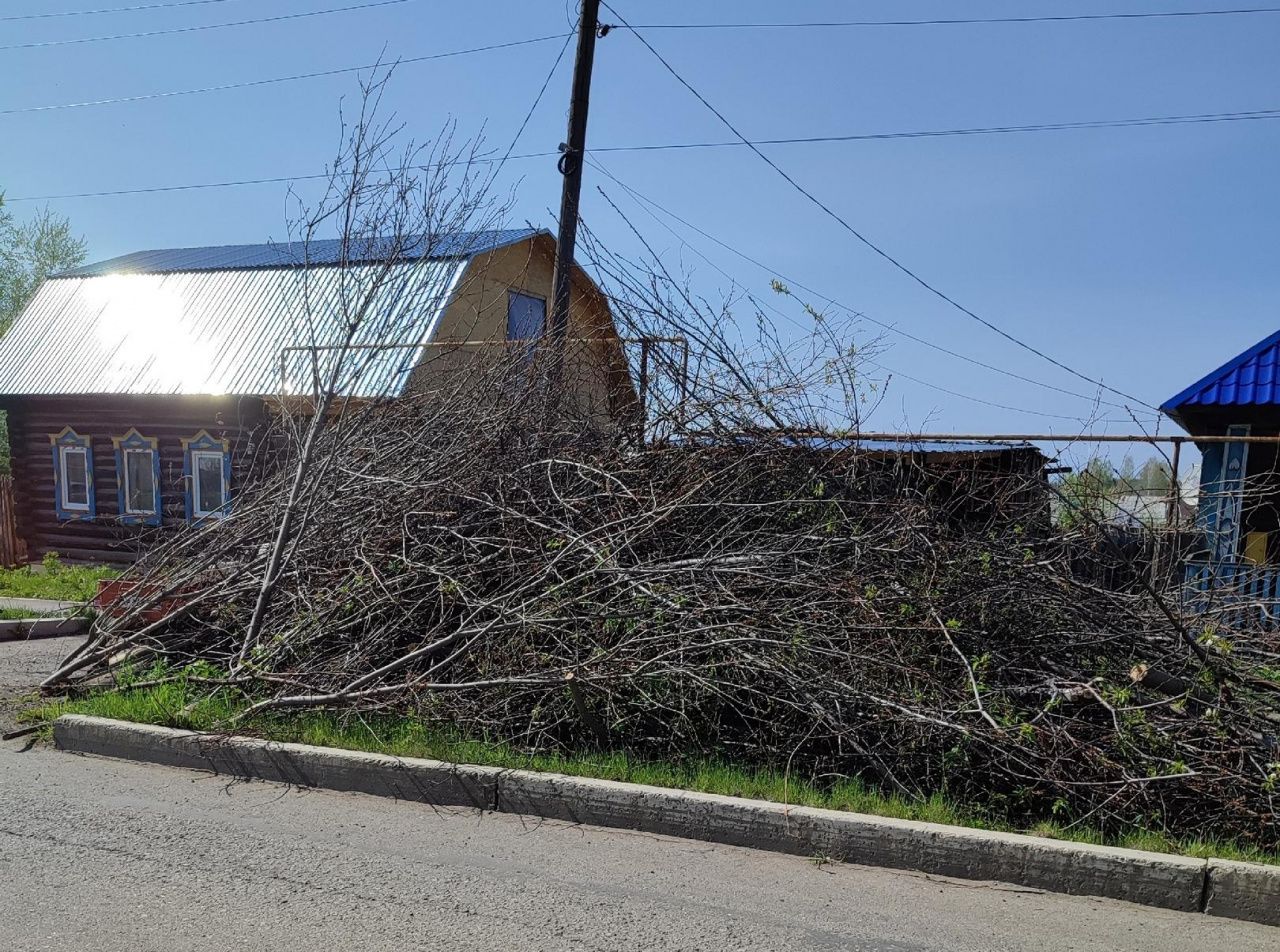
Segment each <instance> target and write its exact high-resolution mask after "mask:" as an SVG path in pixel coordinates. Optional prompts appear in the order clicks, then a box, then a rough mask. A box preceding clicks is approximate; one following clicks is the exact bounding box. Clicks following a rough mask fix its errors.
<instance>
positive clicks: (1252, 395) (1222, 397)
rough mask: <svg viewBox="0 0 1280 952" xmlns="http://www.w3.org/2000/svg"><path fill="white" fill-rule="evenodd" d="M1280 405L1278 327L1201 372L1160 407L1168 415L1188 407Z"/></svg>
mask: <svg viewBox="0 0 1280 952" xmlns="http://www.w3.org/2000/svg"><path fill="white" fill-rule="evenodd" d="M1275 405H1280V331H1276V332H1275V333H1274V334H1272V335H1271V336H1270V337H1267V338H1264V339H1263V340H1260V341H1258V343H1256V344H1254V345H1253V346H1252V347H1250V348H1249V349H1248V350H1246V351H1245V352H1244V353H1242V354H1240V355H1238V356H1236V357H1233V358H1231V359H1230V360H1228V361H1227V362H1226V363H1225V364H1223V365H1222V366H1221V367H1219V368H1218V369H1217V370H1214V371H1212V372H1211V373H1208V374H1205V376H1203V377H1201V378H1200V379H1199V380H1197V381H1196V382H1195V383H1193V384H1192V385H1191V386H1189V387H1187V388H1186V389H1185V390H1183V391H1182V392H1181V393H1178V394H1176V395H1175V396H1172V397H1170V398H1169V399H1168V400H1166V401H1165V402H1164V403H1163V404H1162V405H1161V407H1160V409H1161V410H1163V411H1164V412H1165V413H1167V414H1169V415H1170V416H1173V417H1175V418H1176V417H1177V415H1178V411H1179V410H1183V409H1187V408H1189V407H1227V406H1275Z"/></svg>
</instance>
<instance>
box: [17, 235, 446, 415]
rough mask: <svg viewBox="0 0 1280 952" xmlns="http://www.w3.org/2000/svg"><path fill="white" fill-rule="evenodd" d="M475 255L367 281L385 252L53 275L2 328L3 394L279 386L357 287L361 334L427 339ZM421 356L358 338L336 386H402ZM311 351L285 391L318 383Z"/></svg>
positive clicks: (335, 330) (333, 338) (337, 320)
mask: <svg viewBox="0 0 1280 952" xmlns="http://www.w3.org/2000/svg"><path fill="white" fill-rule="evenodd" d="M466 267H467V259H460V260H459V259H453V260H446V261H432V260H425V261H418V262H409V263H404V264H397V265H394V266H393V268H392V270H391V272H390V274H389V275H388V276H387V277H386V279H385V280H383V281H381V282H380V284H379V285H378V287H377V289H376V293H373V294H371V295H370V294H369V293H368V290H369V289H370V288H372V286H373V284H372V282H371V281H370V276H371V275H372V274H373V273H374V272H375V271H377V270H379V269H380V268H381V266H380V265H356V266H351V267H335V266H323V267H311V268H293V269H282V268H260V269H245V270H229V271H182V272H174V273H160V274H108V275H103V276H99V277H80V278H58V279H53V280H49V281H46V282H45V283H44V284H43V285H41V287H40V289H39V290H38V291H37V292H36V295H35V297H34V298H33V299H32V301H31V303H30V304H28V305H27V307H26V309H25V310H24V311H23V313H22V315H21V316H20V317H19V318H18V320H17V321H16V322H15V324H14V326H13V327H12V328H11V329H10V331H9V332H8V333H7V334H6V335H5V336H4V338H3V339H0V394H120V393H130V394H241V395H247V394H257V395H266V394H272V393H279V392H280V391H281V376H282V370H281V359H282V354H283V353H284V351H285V349H286V348H288V347H296V346H308V345H310V346H316V347H325V346H329V347H332V346H333V345H334V344H336V343H337V342H338V341H339V340H340V339H341V332H342V324H343V318H344V314H345V313H347V312H348V311H349V309H350V308H352V307H354V306H356V302H357V301H358V300H359V299H360V297H361V296H362V294H361V291H362V289H365V295H366V296H370V297H371V298H372V300H371V301H370V306H369V309H368V317H367V318H366V319H365V321H364V324H363V327H362V330H361V332H360V334H359V336H358V339H357V341H356V342H357V343H361V344H416V345H421V344H423V343H425V342H426V341H427V340H429V339H430V336H431V334H432V332H433V331H434V329H435V325H436V322H437V320H438V319H439V317H440V314H441V313H442V312H443V310H444V308H445V306H446V305H447V303H448V301H449V299H450V296H451V294H452V292H453V289H454V287H455V285H456V283H457V281H458V280H459V278H460V277H461V275H462V273H463V271H464V270H465V269H466ZM420 356H421V348H420V347H418V348H403V349H381V350H372V351H367V352H362V353H361V354H360V355H359V359H358V360H353V361H350V362H349V363H348V365H347V372H346V373H345V374H344V377H343V379H342V380H341V381H340V382H339V386H338V388H337V389H338V392H341V393H345V394H347V395H350V396H381V395H395V394H398V393H400V392H401V391H402V390H403V387H404V385H405V383H406V382H407V380H408V375H409V371H410V370H411V369H412V367H413V366H414V365H415V364H416V363H417V361H418V358H419V357H420ZM306 364H307V361H306V359H305V358H304V356H303V355H300V354H299V355H294V359H293V360H291V361H290V362H289V370H288V372H289V376H290V378H291V379H290V381H288V382H287V389H288V390H289V391H295V392H296V391H303V390H309V387H307V386H306V385H305V381H306V379H307V377H306V376H305V374H304V372H303V371H304V367H305V365H306ZM322 366H324V364H323V362H322Z"/></svg>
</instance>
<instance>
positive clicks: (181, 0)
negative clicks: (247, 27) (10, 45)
mask: <svg viewBox="0 0 1280 952" xmlns="http://www.w3.org/2000/svg"><path fill="white" fill-rule="evenodd" d="M234 2H236V0H175V2H169V3H140V4H137V5H136V6H132V7H99V8H98V9H96V10H59V11H57V12H54V13H18V14H13V15H11V16H3V17H0V23H11V22H14V21H17V20H50V19H53V18H55V17H87V16H97V15H98V14H102V13H134V12H136V11H138V10H165V9H169V8H171V7H203V6H207V5H208V4H211V3H234Z"/></svg>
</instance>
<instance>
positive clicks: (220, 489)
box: [182, 430, 231, 522]
mask: <svg viewBox="0 0 1280 952" xmlns="http://www.w3.org/2000/svg"><path fill="white" fill-rule="evenodd" d="M182 448H183V451H184V456H185V459H184V465H183V470H182V473H183V476H184V477H185V479H186V483H187V493H186V496H187V499H186V501H187V521H188V522H198V521H199V520H201V519H221V518H223V517H224V516H226V514H227V503H228V502H230V500H231V449H230V447H229V446H228V445H227V441H226V440H218V439H214V438H213V437H212V436H210V435H209V434H208V433H207V432H205V431H204V430H201V431H200V432H199V433H197V434H196V435H195V436H194V437H192V438H191V439H189V440H183V441H182Z"/></svg>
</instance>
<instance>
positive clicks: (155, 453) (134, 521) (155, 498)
mask: <svg viewBox="0 0 1280 952" xmlns="http://www.w3.org/2000/svg"><path fill="white" fill-rule="evenodd" d="M111 444H112V445H113V446H114V447H115V451H116V499H117V501H118V502H119V504H120V517H119V518H120V521H121V522H122V523H124V524H125V525H128V526H158V525H160V522H161V520H162V519H163V517H164V513H163V510H162V509H161V503H160V441H159V440H158V439H157V438H156V437H154V436H143V435H142V434H141V433H139V432H138V431H137V429H136V428H133V427H131V428H130V429H129V432H128V433H126V434H125V435H124V436H113V437H112V438H111ZM126 450H147V451H149V452H150V453H151V480H152V482H151V485H152V500H151V508H152V510H153V511H152V512H150V513H138V512H132V513H131V512H126V511H125V509H126V508H127V506H126V498H127V494H126V486H125V483H126V480H127V479H128V475H127V470H126V469H125V451H126Z"/></svg>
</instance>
